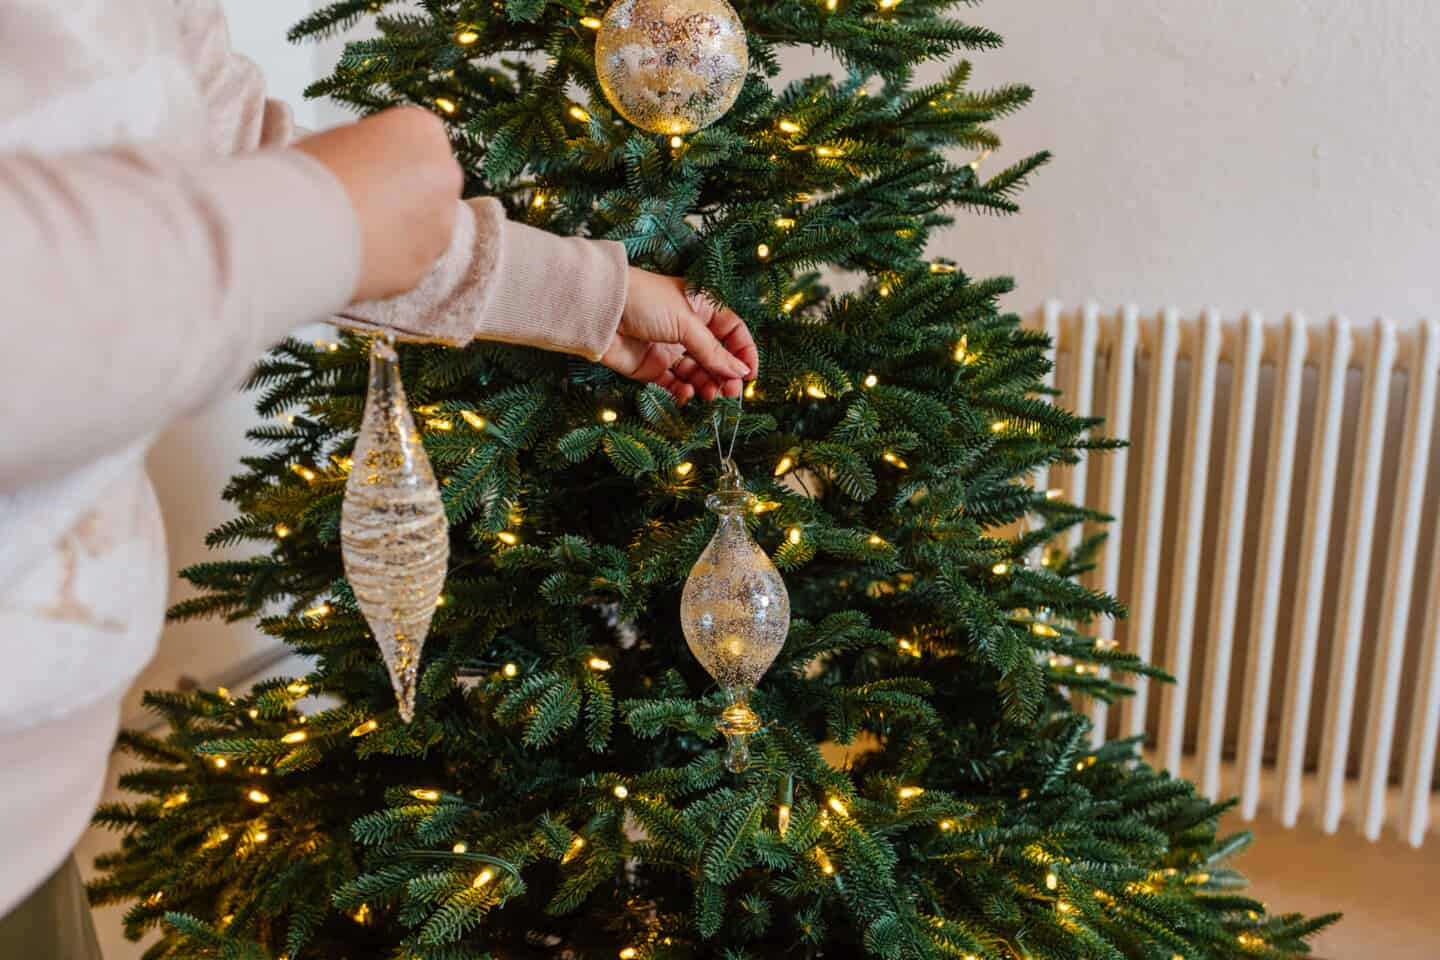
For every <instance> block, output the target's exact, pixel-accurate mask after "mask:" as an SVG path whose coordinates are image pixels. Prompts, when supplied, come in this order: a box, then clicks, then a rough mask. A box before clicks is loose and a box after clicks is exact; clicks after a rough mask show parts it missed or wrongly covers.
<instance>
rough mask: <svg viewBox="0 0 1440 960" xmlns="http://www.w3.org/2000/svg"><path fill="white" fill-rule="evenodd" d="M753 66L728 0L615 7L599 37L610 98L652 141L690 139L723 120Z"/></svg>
mask: <svg viewBox="0 0 1440 960" xmlns="http://www.w3.org/2000/svg"><path fill="white" fill-rule="evenodd" d="M749 63H750V55H749V52H748V51H747V49H746V46H745V27H744V26H743V25H742V24H741V23H740V18H739V16H737V15H736V13H735V10H734V8H733V7H731V6H730V4H729V3H727V2H726V0H616V2H615V4H614V5H613V6H611V7H610V9H609V10H608V11H606V13H605V19H604V21H603V22H602V23H601V25H600V31H599V33H598V34H597V35H596V37H595V71H596V73H597V74H598V76H599V78H600V86H601V88H602V89H603V90H604V91H605V96H606V98H607V99H608V100H609V101H610V103H611V104H612V105H613V106H614V107H615V109H616V110H618V111H620V115H621V116H623V117H624V118H625V119H626V120H629V121H630V122H631V123H633V124H634V125H635V126H637V127H639V128H641V129H642V130H648V131H650V132H651V133H664V134H671V135H676V134H686V133H693V132H694V131H696V130H699V129H700V128H702V127H708V126H709V125H710V124H712V123H714V122H715V121H716V120H719V119H720V118H721V117H722V116H723V115H724V114H725V111H726V110H729V109H730V106H731V104H733V103H734V102H735V98H736V97H738V96H739V95H740V88H741V87H742V86H744V84H745V71H746V69H747V67H748V66H749Z"/></svg>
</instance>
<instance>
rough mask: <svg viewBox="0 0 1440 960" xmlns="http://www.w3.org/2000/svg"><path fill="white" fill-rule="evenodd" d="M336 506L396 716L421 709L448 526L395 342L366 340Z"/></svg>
mask: <svg viewBox="0 0 1440 960" xmlns="http://www.w3.org/2000/svg"><path fill="white" fill-rule="evenodd" d="M352 459H353V461H354V465H353V466H352V467H351V468H350V478H349V480H347V481H346V483H345V502H344V504H343V505H342V506H341V509H340V555H341V557H342V558H343V560H344V562H345V576H346V577H347V578H349V580H350V587H351V589H352V590H354V592H355V599H356V601H357V602H358V603H359V605H360V612H361V613H363V614H364V615H365V620H366V622H367V623H369V624H370V629H371V630H372V631H373V632H374V634H375V642H376V643H377V644H378V645H379V647H380V654H381V656H382V657H383V658H384V660H385V666H386V669H388V670H389V671H390V682H391V685H392V686H393V687H394V688H395V699H396V700H397V701H398V702H399V706H400V717H401V719H402V720H404V721H405V722H406V723H409V722H410V721H411V720H412V719H413V718H414V716H415V685H416V681H417V680H418V679H419V676H420V653H421V649H422V648H423V647H424V645H425V636H426V634H427V633H429V632H430V621H431V619H432V618H433V617H434V616H435V607H436V604H437V602H438V601H439V599H440V594H441V591H442V590H443V589H444V587H445V572H446V565H447V563H448V561H449V559H450V525H449V523H448V522H447V521H446V519H445V506H444V504H443V503H442V502H441V500H440V487H439V485H438V484H436V482H435V473H434V471H432V470H431V469H430V458H429V457H427V456H426V455H425V448H424V446H423V445H422V443H421V438H420V431H419V430H417V429H416V428H415V421H414V420H413V419H411V417H410V409H409V407H408V405H407V404H406V402H405V386H404V384H402V383H401V381H400V367H399V364H398V362H397V357H396V354H395V345H394V342H393V341H392V340H390V339H388V338H381V337H376V338H375V340H374V341H373V343H372V345H371V347H370V384H369V388H368V391H367V393H366V395H365V413H364V416H363V417H362V419H361V424H360V435H359V437H358V439H357V440H356V442H355V454H354V456H353V458H352Z"/></svg>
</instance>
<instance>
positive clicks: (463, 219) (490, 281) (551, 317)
mask: <svg viewBox="0 0 1440 960" xmlns="http://www.w3.org/2000/svg"><path fill="white" fill-rule="evenodd" d="M627 266H628V264H627V261H626V258H625V247H624V245H622V244H619V243H616V242H614V241H609V240H586V239H582V238H579V237H560V236H556V235H555V234H553V233H548V232H546V231H544V230H538V229H536V228H535V227H531V226H527V225H525V224H523V223H515V222H513V221H511V220H507V219H506V218H505V208H504V207H502V206H501V205H500V203H499V202H498V201H496V200H494V199H492V198H484V199H479V200H471V201H468V202H467V203H465V204H462V205H461V210H460V215H459V216H458V217H457V218H456V222H455V236H454V238H453V239H452V241H451V244H450V248H449V250H447V251H446V253H445V255H444V256H442V257H441V258H440V260H439V262H437V263H436V264H435V266H434V267H433V268H432V269H431V271H430V273H429V274H428V275H427V276H426V277H425V279H424V280H422V281H421V282H420V284H419V286H417V287H416V288H415V289H414V290H412V291H410V292H409V293H406V294H402V295H400V296H398V297H391V298H390V299H388V300H378V301H372V302H370V303H359V304H354V305H352V306H350V307H348V308H346V310H345V311H344V313H343V314H341V315H340V317H338V318H337V322H338V323H339V324H340V325H342V326H346V327H350V328H352V329H359V330H365V331H379V330H388V331H390V332H393V333H397V334H399V335H400V336H401V337H402V338H404V339H408V340H421V341H429V342H439V343H444V344H448V345H450V346H464V345H465V344H467V343H469V342H470V341H471V340H492V341H498V342H500V343H514V344H520V345H522V346H527V347H538V348H540V349H542V350H556V351H560V352H562V353H574V354H578V355H580V356H582V357H586V358H588V359H590V360H598V359H600V356H601V354H603V353H604V352H605V350H606V348H608V347H609V346H610V341H611V340H612V339H614V337H615V331H616V329H617V328H618V327H619V325H620V311H621V310H622V309H624V307H625V296H626V293H627V290H626V284H627V283H628V281H629V276H630V275H629V270H628V269H627Z"/></svg>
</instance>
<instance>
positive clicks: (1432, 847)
mask: <svg viewBox="0 0 1440 960" xmlns="http://www.w3.org/2000/svg"><path fill="white" fill-rule="evenodd" d="M273 672H274V673H281V674H287V675H291V676H294V675H298V674H301V673H304V669H303V665H297V664H293V663H282V664H278V665H276V667H275V668H274V669H273ZM130 763H131V761H130V760H129V759H128V758H125V757H117V758H116V759H115V760H114V761H112V763H111V769H110V781H109V783H110V786H109V789H108V790H107V792H106V799H112V798H116V797H119V796H120V794H119V792H118V791H117V790H116V789H115V779H116V777H118V775H119V773H120V772H121V771H122V770H123V769H125V768H126V767H128V766H129V765H130ZM1225 826H1226V828H1227V829H1229V830H1239V829H1243V828H1244V826H1245V825H1244V824H1243V823H1241V822H1240V821H1239V818H1238V817H1234V818H1232V819H1231V821H1230V822H1228V823H1227V824H1225ZM1250 827H1251V829H1253V830H1254V832H1255V835H1256V840H1255V844H1254V845H1253V846H1252V847H1251V848H1250V849H1249V850H1248V851H1246V852H1245V853H1244V854H1242V855H1241V856H1240V857H1239V858H1238V859H1237V861H1236V865H1237V866H1238V867H1239V868H1240V869H1241V870H1242V871H1243V872H1245V873H1246V874H1247V875H1248V876H1249V877H1250V879H1251V882H1252V888H1251V891H1250V893H1251V895H1253V896H1256V897H1258V898H1259V899H1261V900H1263V901H1265V903H1266V904H1267V905H1268V906H1269V907H1270V909H1272V910H1280V911H1298V912H1303V913H1308V914H1317V913H1324V912H1327V911H1331V910H1340V911H1342V912H1344V913H1345V914H1346V919H1345V920H1343V921H1341V923H1339V924H1338V925H1336V926H1335V927H1332V928H1331V929H1330V930H1329V931H1327V932H1326V933H1324V934H1322V935H1321V936H1320V937H1319V939H1318V940H1317V942H1316V956H1317V957H1320V958H1326V960H1351V958H1358V957H1383V958H1384V960H1435V958H1437V957H1440V911H1437V910H1436V908H1435V899H1436V888H1437V887H1440V837H1434V839H1433V840H1432V842H1431V843H1429V844H1428V845H1426V846H1425V847H1422V848H1421V849H1419V850H1415V849H1413V848H1411V847H1409V846H1407V845H1405V844H1403V843H1401V842H1399V841H1398V840H1395V839H1393V838H1389V837H1387V838H1386V839H1384V840H1382V841H1381V842H1379V843H1374V844H1372V843H1369V842H1367V841H1366V840H1365V839H1364V838H1363V837H1361V836H1359V835H1358V834H1356V833H1354V832H1353V831H1350V830H1349V829H1348V825H1346V826H1342V832H1340V833H1338V834H1335V835H1333V836H1324V835H1322V834H1320V833H1318V832H1317V831H1315V830H1314V829H1312V828H1310V827H1308V825H1303V824H1302V826H1301V827H1300V828H1298V829H1295V830H1286V829H1284V828H1283V827H1281V826H1279V825H1278V824H1276V823H1274V822H1273V821H1269V820H1258V821H1256V822H1255V823H1254V824H1251V825H1250ZM114 844H115V836H114V835H113V834H109V833H105V832H103V831H98V830H91V831H90V832H89V833H88V834H87V835H86V836H85V837H84V838H83V840H82V841H81V843H80V846H79V847H78V848H77V855H78V856H79V858H80V867H81V871H82V872H83V873H84V874H85V875H86V876H87V877H88V876H89V875H90V874H91V872H92V871H91V868H90V863H91V861H92V860H93V858H94V856H95V855H96V854H97V853H100V852H102V851H104V850H107V849H110V848H111V847H113V846H114ZM123 913H124V907H123V906H117V907H109V908H105V909H102V910H98V911H96V916H95V921H96V927H97V929H98V930H99V933H100V939H101V947H102V948H103V950H104V953H105V957H106V960H138V958H139V956H140V954H141V952H142V951H143V949H144V945H143V944H134V943H130V942H128V941H126V940H125V939H124V936H123V934H122V933H121V929H120V918H121V916H122V915H123Z"/></svg>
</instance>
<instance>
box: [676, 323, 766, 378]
mask: <svg viewBox="0 0 1440 960" xmlns="http://www.w3.org/2000/svg"><path fill="white" fill-rule="evenodd" d="M680 342H681V344H683V345H684V347H685V352H686V353H688V354H689V355H690V356H692V357H694V358H695V360H696V361H697V362H698V363H699V364H700V365H701V366H702V367H704V368H705V369H706V371H707V372H709V373H710V374H711V375H713V376H714V377H715V378H716V379H719V380H727V379H734V378H738V377H747V376H749V375H750V367H749V366H748V365H747V364H746V363H745V362H744V361H742V360H741V359H740V358H739V357H737V356H734V355H733V354H731V353H730V351H729V350H726V349H725V346H724V344H722V343H721V342H720V341H719V340H718V339H717V338H716V336H715V334H713V333H711V332H710V327H709V326H708V325H706V323H705V322H704V321H703V320H702V319H701V318H700V315H699V314H698V313H690V314H687V315H686V316H684V317H682V318H681V320H680Z"/></svg>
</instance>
